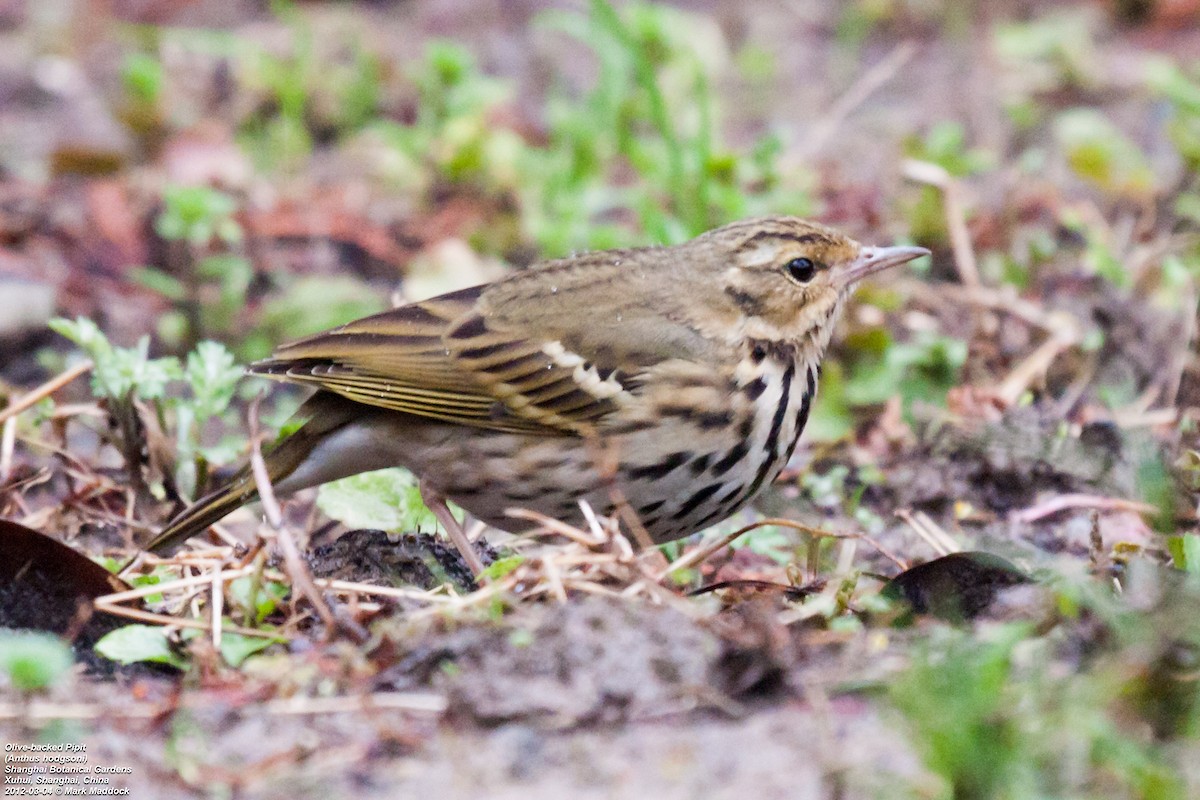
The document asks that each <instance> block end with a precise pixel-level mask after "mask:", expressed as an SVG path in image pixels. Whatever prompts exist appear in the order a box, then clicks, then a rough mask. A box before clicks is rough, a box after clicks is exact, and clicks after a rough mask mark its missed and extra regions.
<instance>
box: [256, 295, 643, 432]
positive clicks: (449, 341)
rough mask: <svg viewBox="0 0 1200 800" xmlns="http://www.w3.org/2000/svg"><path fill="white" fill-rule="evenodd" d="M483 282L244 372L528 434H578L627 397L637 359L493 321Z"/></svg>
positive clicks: (306, 342) (291, 348)
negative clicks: (588, 350) (482, 300)
mask: <svg viewBox="0 0 1200 800" xmlns="http://www.w3.org/2000/svg"><path fill="white" fill-rule="evenodd" d="M484 289H486V287H474V288H472V289H465V290H462V291H459V292H453V293H451V294H448V295H443V296H441V297H436V298H433V299H432V300H427V301H425V302H422V303H414V304H412V305H407V306H403V307H401V308H396V309H393V310H391V311H386V312H383V313H382V314H376V315H374V316H371V317H366V318H364V319H361V320H358V321H356V322H351V323H349V324H347V325H343V326H341V327H340V328H334V329H333V330H330V331H327V332H325V333H319V334H316V335H315V336H310V337H308V338H307V339H303V340H300V341H298V342H294V343H292V344H288V345H284V346H283V347H281V348H280V349H279V350H277V351H276V353H275V355H274V356H273V357H272V358H270V359H268V360H266V361H260V362H258V363H256V364H254V365H252V366H251V367H250V371H251V372H253V373H256V374H260V375H264V376H266V377H270V378H275V379H277V380H282V381H286V382H290V383H299V384H306V385H310V386H315V387H317V388H320V389H324V390H327V391H330V392H335V393H337V394H340V395H342V396H343V397H347V398H349V399H351V400H355V401H357V402H360V403H365V404H367V405H371V406H378V407H380V408H387V409H391V410H395V411H402V412H405V413H409V414H416V415H420V416H423V417H429V418H432V419H437V420H443V421H446V422H453V423H458V424H463V425H471V426H475V427H480V428H489V429H494V430H503V431H517V432H524V433H541V434H556V433H558V434H561V433H567V432H578V431H580V430H582V429H584V428H586V427H588V426H590V425H593V424H595V423H596V422H598V421H599V420H601V419H602V418H603V417H605V416H606V415H608V414H610V413H612V412H613V411H614V410H615V409H616V408H617V407H618V405H619V404H620V403H621V402H623V401H625V400H627V399H628V398H629V396H630V395H629V392H630V391H631V387H633V386H634V385H635V384H636V378H635V375H634V374H633V373H634V372H636V371H637V365H635V366H634V367H633V369H632V370H631V368H630V366H629V362H628V359H620V362H621V363H618V357H617V356H615V355H614V353H619V352H620V348H613V349H606V351H605V352H598V353H592V354H585V353H576V352H572V351H569V350H567V349H566V347H564V345H563V344H562V343H561V342H560V341H558V340H557V339H555V338H554V337H552V336H547V335H543V334H542V333H539V332H531V331H519V332H518V331H515V330H513V329H512V326H511V325H510V326H508V327H507V328H503V327H499V326H498V325H497V324H493V323H490V322H489V319H488V317H486V316H485V315H484V314H482V313H480V311H479V304H478V300H479V297H480V294H481V292H482V291H483V290H484ZM623 381H627V383H623Z"/></svg>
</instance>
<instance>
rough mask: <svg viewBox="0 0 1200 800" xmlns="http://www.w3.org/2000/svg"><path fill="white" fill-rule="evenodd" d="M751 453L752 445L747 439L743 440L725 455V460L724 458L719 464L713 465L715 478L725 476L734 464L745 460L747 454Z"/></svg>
mask: <svg viewBox="0 0 1200 800" xmlns="http://www.w3.org/2000/svg"><path fill="white" fill-rule="evenodd" d="M749 452H750V443H749V442H747V441H746V440H745V439H743V440H741V441H740V442H738V443H737V444H735V445H734V446H733V447H731V448H730V449H729V452H728V453H726V454H725V457H724V458H722V459H721V460H720V461H718V462H717V463H715V464H713V468H712V474H713V476H714V477H716V476H721V475H724V474H725V473H726V472H728V471H729V470H730V469H731V468H732V467H733V465H734V464H736V463H738V462H739V461H741V460H742V459H743V458H745V457H746V454H747V453H749Z"/></svg>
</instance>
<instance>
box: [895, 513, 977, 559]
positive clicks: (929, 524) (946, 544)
mask: <svg viewBox="0 0 1200 800" xmlns="http://www.w3.org/2000/svg"><path fill="white" fill-rule="evenodd" d="M896 516H897V517H899V518H900V519H902V520H904V521H905V522H907V523H908V525H909V527H911V528H912V529H913V530H914V531H915V532H916V534H917V535H918V536H920V537H921V538H922V539H923V540H925V542H926V544H928V545H929V546H930V547H932V548H933V551H934V552H935V553H937V554H938V555H939V556H947V555H950V554H951V553H957V552H958V551H959V550H961V549H962V548H961V547H959V546H958V542H956V541H954V538H953V537H952V536H950V534H948V533H946V532H945V531H944V530H942V529H941V528H940V527H939V526H938V524H937V523H936V522H934V521H933V520H932V519H931V518H930V517H929V515H928V514H926V513H925V512H924V511H918V512H917V513H915V514H914V513H912V512H911V511H908V510H907V509H903V508H902V509H900V510H898V511H897V512H896Z"/></svg>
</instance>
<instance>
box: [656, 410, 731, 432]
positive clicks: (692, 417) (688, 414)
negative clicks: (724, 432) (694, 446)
mask: <svg viewBox="0 0 1200 800" xmlns="http://www.w3.org/2000/svg"><path fill="white" fill-rule="evenodd" d="M658 411H659V413H660V414H662V415H663V416H667V417H680V418H681V419H686V420H688V421H689V422H693V423H695V424H696V425H697V426H698V427H699V428H700V429H701V430H712V429H713V428H726V427H728V426H729V425H732V424H733V412H732V411H700V412H697V411H696V408H695V406H685V405H674V404H664V405H661V406H659V407H658Z"/></svg>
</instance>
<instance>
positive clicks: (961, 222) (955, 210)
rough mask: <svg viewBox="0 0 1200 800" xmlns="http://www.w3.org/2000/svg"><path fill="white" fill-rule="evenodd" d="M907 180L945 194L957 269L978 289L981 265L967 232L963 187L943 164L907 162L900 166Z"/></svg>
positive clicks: (962, 277)
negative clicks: (977, 260) (976, 258)
mask: <svg viewBox="0 0 1200 800" xmlns="http://www.w3.org/2000/svg"><path fill="white" fill-rule="evenodd" d="M901 170H902V171H903V173H904V175H905V177H907V178H909V179H910V180H914V181H916V182H917V183H924V184H926V185H929V186H934V187H936V188H938V189H940V190H941V192H942V205H943V206H944V207H945V210H946V230H948V231H949V232H950V247H951V249H952V250H953V251H954V267H955V269H957V270H958V277H959V279H960V280H961V281H962V282H963V285H964V286H979V285H980V284H981V281H980V280H979V266H978V264H977V263H976V261H975V249H974V247H973V246H972V245H971V233H970V231H968V230H967V215H966V210H965V209H964V207H963V197H962V184H960V183H959V182H958V179H957V178H955V177H954V176H953V175H951V174H950V173H949V172H947V171H946V169H945V167H943V166H941V165H940V164H934V163H932V162H929V161H917V160H916V159H911V158H910V159H905V160H904V162H903V163H902V164H901Z"/></svg>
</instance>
